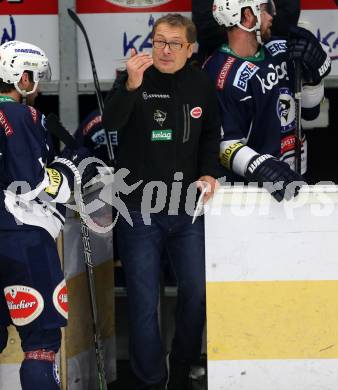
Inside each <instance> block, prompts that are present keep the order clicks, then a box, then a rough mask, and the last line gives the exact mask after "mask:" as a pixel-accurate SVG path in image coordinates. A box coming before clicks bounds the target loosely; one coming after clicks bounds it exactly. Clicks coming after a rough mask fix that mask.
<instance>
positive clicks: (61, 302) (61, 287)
mask: <svg viewBox="0 0 338 390" xmlns="http://www.w3.org/2000/svg"><path fill="white" fill-rule="evenodd" d="M53 302H54V306H55V308H56V310H57V311H58V312H59V313H60V314H61V315H62V316H63V317H65V318H66V319H68V292H67V286H66V282H65V281H64V280H63V281H62V282H61V283H59V284H58V285H57V286H56V287H55V290H54V293H53Z"/></svg>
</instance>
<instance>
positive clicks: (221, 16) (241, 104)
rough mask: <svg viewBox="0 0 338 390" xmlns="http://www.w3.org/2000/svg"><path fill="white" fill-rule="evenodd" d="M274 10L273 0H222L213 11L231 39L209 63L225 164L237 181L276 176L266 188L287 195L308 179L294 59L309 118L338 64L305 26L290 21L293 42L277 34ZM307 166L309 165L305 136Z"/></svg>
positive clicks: (266, 179)
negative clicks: (298, 134) (298, 151)
mask: <svg viewBox="0 0 338 390" xmlns="http://www.w3.org/2000/svg"><path fill="white" fill-rule="evenodd" d="M274 14H275V8H274V4H273V1H272V0H215V1H214V6H213V15H214V18H215V19H216V21H217V22H218V24H220V25H222V26H225V27H226V28H227V36H228V44H224V45H222V46H221V47H220V48H219V49H218V50H216V51H215V52H214V54H213V55H212V56H211V57H210V58H209V59H208V60H207V62H206V64H205V69H206V71H207V72H208V73H209V75H210V76H211V78H212V80H213V83H214V85H215V88H216V90H217V95H218V100H219V104H220V109H221V112H222V130H223V135H222V142H221V148H220V157H221V163H222V165H224V166H225V168H227V169H228V170H230V171H231V172H232V173H234V174H235V175H237V181H239V180H240V179H239V178H238V176H240V177H241V178H245V180H246V181H249V182H259V183H269V185H266V186H267V188H268V189H269V191H270V192H271V194H272V195H273V196H274V198H275V199H276V200H278V201H281V200H282V199H290V198H291V197H293V196H294V195H296V194H297V192H298V189H299V186H300V185H301V181H302V177H301V176H300V175H299V174H297V173H295V172H294V171H293V166H294V159H295V157H294V155H295V135H294V133H295V126H296V113H295V99H294V71H293V69H294V67H293V61H294V60H299V61H301V64H302V68H303V76H304V77H303V79H304V80H303V81H304V84H303V89H302V117H303V118H305V119H307V120H312V119H314V118H315V117H317V116H318V114H319V105H320V103H321V101H322V99H323V96H324V87H323V83H322V79H323V78H324V77H325V76H326V75H327V74H328V73H329V72H330V67H331V65H330V59H329V57H328V55H327V54H326V53H325V51H324V50H323V49H322V47H321V45H320V43H319V42H318V40H317V39H316V38H315V36H314V35H313V34H312V33H310V32H309V31H307V30H305V29H302V28H299V27H293V28H291V31H290V38H289V40H288V42H287V41H286V40H285V39H278V38H277V39H272V38H271V31H270V28H271V24H272V20H273V16H274ZM263 42H264V44H263ZM301 171H302V174H304V173H305V171H306V139H305V137H303V139H302V169H301ZM242 180H243V179H242ZM234 181H236V177H235V178H234ZM295 182H298V183H297V185H296V184H295Z"/></svg>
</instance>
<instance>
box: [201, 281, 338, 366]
mask: <svg viewBox="0 0 338 390" xmlns="http://www.w3.org/2000/svg"><path fill="white" fill-rule="evenodd" d="M207 319H208V360H252V359H255V360H256V359H332V358H338V281H276V282H275V281H271V282H270V281H261V282H216V283H207Z"/></svg>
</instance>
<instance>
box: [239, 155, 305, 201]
mask: <svg viewBox="0 0 338 390" xmlns="http://www.w3.org/2000/svg"><path fill="white" fill-rule="evenodd" d="M245 177H246V178H247V179H248V180H249V181H255V182H258V183H259V184H261V185H263V186H264V188H266V189H267V190H268V191H269V192H270V194H271V195H272V196H273V197H274V198H275V199H276V200H277V201H278V202H281V201H282V200H283V199H285V200H290V199H291V198H292V197H294V196H297V195H298V192H299V189H300V188H301V186H302V184H303V183H304V182H303V179H302V177H301V176H300V175H299V174H298V173H296V172H293V171H292V170H291V168H290V167H289V165H288V164H287V163H285V162H283V161H279V160H277V159H276V158H275V157H273V156H271V155H269V154H263V155H256V156H255V157H253V158H252V159H251V161H250V162H249V165H248V168H247V171H246V175H245Z"/></svg>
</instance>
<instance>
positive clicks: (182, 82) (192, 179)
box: [103, 14, 220, 390]
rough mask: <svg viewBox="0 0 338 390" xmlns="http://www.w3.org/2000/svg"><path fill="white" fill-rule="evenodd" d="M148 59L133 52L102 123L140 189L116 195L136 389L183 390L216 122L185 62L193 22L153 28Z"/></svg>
mask: <svg viewBox="0 0 338 390" xmlns="http://www.w3.org/2000/svg"><path fill="white" fill-rule="evenodd" d="M152 40H153V51H152V56H151V55H150V54H145V53H140V54H136V51H134V50H133V52H132V55H131V58H130V59H129V60H128V62H127V72H125V74H124V75H121V76H120V77H119V78H118V79H117V80H116V82H115V84H114V86H113V89H112V91H111V93H110V96H108V99H107V102H106V104H105V110H104V113H103V125H104V126H105V127H107V128H115V129H118V137H119V148H118V153H117V168H127V169H128V170H129V172H130V173H129V175H128V176H129V179H130V183H136V182H138V184H139V186H138V188H137V189H136V190H135V191H133V192H131V193H130V194H128V195H125V194H120V198H121V200H123V201H124V202H125V204H126V205H127V207H128V210H129V212H130V216H131V222H132V226H131V225H130V224H129V223H128V222H127V221H126V220H125V219H122V218H120V220H119V222H118V224H117V233H118V245H119V253H120V258H121V261H122V263H123V266H124V269H125V272H126V279H127V289H128V299H129V320H130V361H131V365H132V369H133V371H134V373H135V375H136V377H137V379H138V388H139V389H162V388H165V382H166V377H167V376H168V377H169V384H168V389H175V390H178V389H182V390H183V389H184V390H186V389H187V388H188V374H189V369H190V365H191V362H193V361H195V360H196V358H197V357H198V356H199V354H200V350H201V340H202V331H203V326H204V319H205V276H204V267H205V265H204V222H203V218H202V217H199V218H197V220H196V222H195V223H192V215H193V211H194V207H195V198H196V192H197V188H198V189H199V190H202V189H203V188H204V187H205V188H207V189H208V191H207V192H206V193H205V195H204V201H207V200H208V199H209V198H210V197H211V196H212V194H213V192H214V189H215V186H216V180H215V178H214V177H216V175H217V170H218V149H219V138H220V124H219V118H218V115H219V114H218V108H217V100H216V96H215V94H214V92H213V87H212V86H211V84H210V82H209V80H208V77H207V75H205V74H203V73H202V72H201V71H199V70H198V69H195V68H192V67H190V66H188V65H187V64H186V62H187V60H188V58H190V57H191V55H192V53H193V46H194V42H195V40H196V30H195V26H194V24H193V23H192V22H191V20H189V19H187V18H185V17H183V16H181V15H179V14H174V15H166V16H164V17H162V18H160V19H158V20H157V22H156V23H155V25H154V28H153V34H152ZM164 250H167V251H168V252H169V255H170V259H171V261H172V263H173V264H172V265H173V268H174V271H175V274H176V277H177V281H178V305H177V312H176V332H175V336H174V340H173V344H172V349H171V353H170V355H169V357H168V359H167V360H168V363H169V373H170V374H169V375H167V370H166V362H165V355H164V350H163V346H162V342H161V338H160V331H159V326H158V318H157V304H158V297H159V273H160V260H161V254H162V252H163V251H164Z"/></svg>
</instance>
